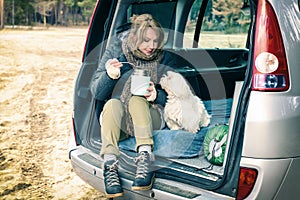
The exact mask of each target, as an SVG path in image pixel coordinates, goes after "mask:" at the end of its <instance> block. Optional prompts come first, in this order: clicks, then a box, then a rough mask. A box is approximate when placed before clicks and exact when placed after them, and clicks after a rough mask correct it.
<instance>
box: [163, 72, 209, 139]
mask: <svg viewBox="0 0 300 200" xmlns="http://www.w3.org/2000/svg"><path fill="white" fill-rule="evenodd" d="M160 85H161V87H162V88H163V89H164V90H165V91H166V92H167V94H168V96H167V98H168V100H167V103H166V106H165V110H164V118H165V121H166V123H167V125H168V127H169V128H170V129H171V130H186V131H189V132H192V133H197V132H198V131H199V130H200V127H206V126H208V125H209V123H210V116H209V115H208V113H207V110H206V109H205V107H204V104H203V102H202V101H201V99H200V98H199V97H197V96H196V95H194V94H193V92H192V90H191V88H190V86H189V84H188V83H187V81H186V80H185V78H184V77H183V76H182V75H181V74H179V73H176V72H172V71H169V72H168V73H167V74H166V75H164V76H163V77H162V78H161V81H160Z"/></svg>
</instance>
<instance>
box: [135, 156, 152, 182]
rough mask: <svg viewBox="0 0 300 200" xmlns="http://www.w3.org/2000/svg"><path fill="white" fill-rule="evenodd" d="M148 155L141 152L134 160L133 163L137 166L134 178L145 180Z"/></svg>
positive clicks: (147, 169) (147, 170)
mask: <svg viewBox="0 0 300 200" xmlns="http://www.w3.org/2000/svg"><path fill="white" fill-rule="evenodd" d="M148 157H149V154H147V153H144V152H141V153H140V155H139V156H138V157H136V158H135V163H136V164H137V170H136V176H135V178H143V179H144V178H145V177H146V176H147V173H148V172H149V162H150V161H149V158H148Z"/></svg>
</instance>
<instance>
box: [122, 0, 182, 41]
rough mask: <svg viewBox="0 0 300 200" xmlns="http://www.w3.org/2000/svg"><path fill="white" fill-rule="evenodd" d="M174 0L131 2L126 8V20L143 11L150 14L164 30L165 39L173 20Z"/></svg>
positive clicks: (128, 20)
mask: <svg viewBox="0 0 300 200" xmlns="http://www.w3.org/2000/svg"><path fill="white" fill-rule="evenodd" d="M176 4H177V2H176V1H171V0H170V1H165V2H156V3H155V2H144V3H133V4H131V5H130V6H129V7H128V10H127V22H130V17H131V16H133V15H140V14H144V13H149V14H151V15H152V16H153V17H154V18H155V19H156V20H158V21H159V23H160V24H161V25H162V27H163V28H164V31H165V39H166V40H167V38H168V35H169V30H170V29H172V24H173V23H172V21H173V20H174V15H175V13H176V12H175V9H176Z"/></svg>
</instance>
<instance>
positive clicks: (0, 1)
mask: <svg viewBox="0 0 300 200" xmlns="http://www.w3.org/2000/svg"><path fill="white" fill-rule="evenodd" d="M3 28H4V0H0V29H3Z"/></svg>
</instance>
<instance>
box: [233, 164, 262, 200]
mask: <svg viewBox="0 0 300 200" xmlns="http://www.w3.org/2000/svg"><path fill="white" fill-rule="evenodd" d="M256 178H257V170H256V169H251V168H246V167H241V169H240V178H239V185H238V192H237V198H236V199H237V200H241V199H245V198H246V197H247V196H248V195H249V194H250V192H251V191H252V189H253V187H254V184H255V181H256Z"/></svg>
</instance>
